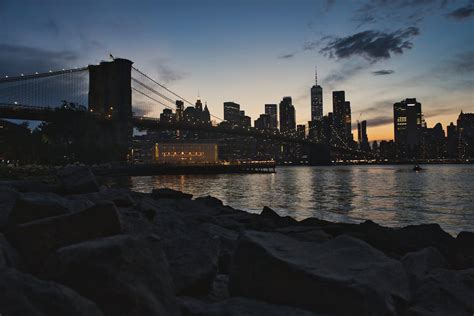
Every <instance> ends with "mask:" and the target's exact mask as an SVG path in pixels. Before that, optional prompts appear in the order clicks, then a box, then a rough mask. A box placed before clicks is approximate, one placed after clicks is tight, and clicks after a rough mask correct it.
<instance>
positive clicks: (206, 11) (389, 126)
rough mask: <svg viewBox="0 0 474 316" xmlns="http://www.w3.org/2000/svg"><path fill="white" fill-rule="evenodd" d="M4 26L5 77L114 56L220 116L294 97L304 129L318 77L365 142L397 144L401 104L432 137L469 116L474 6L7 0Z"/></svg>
mask: <svg viewBox="0 0 474 316" xmlns="http://www.w3.org/2000/svg"><path fill="white" fill-rule="evenodd" d="M0 23H1V25H2V29H1V31H0V76H5V75H9V76H15V75H19V74H20V73H25V74H28V73H34V72H46V71H48V70H50V69H52V70H57V69H62V68H68V67H82V66H85V65H88V64H96V63H98V62H100V61H101V60H107V59H108V58H109V57H108V56H109V54H113V55H114V56H115V57H122V58H127V59H130V60H132V61H133V62H134V66H135V67H137V68H138V69H140V70H142V71H143V72H145V73H147V74H148V75H150V76H151V77H153V78H156V79H157V80H158V81H160V82H162V83H164V84H165V85H166V86H167V87H169V88H170V89H172V90H173V91H176V92H178V93H179V94H180V95H182V96H185V97H186V98H187V99H188V100H195V99H197V98H198V96H199V98H200V99H202V100H203V102H207V104H208V107H209V110H210V112H211V114H213V115H215V116H216V117H220V118H222V117H223V102H225V101H234V102H237V103H239V104H240V105H241V109H243V110H245V111H246V114H247V115H250V116H251V117H252V120H254V119H256V118H257V117H258V116H259V115H260V114H261V113H263V112H264V104H266V103H279V102H280V101H281V99H282V98H283V97H284V96H291V97H292V98H293V103H294V105H295V108H296V119H297V123H299V124H304V123H307V121H308V120H309V119H310V87H311V86H312V85H313V84H314V72H315V67H317V69H318V84H320V85H321V86H322V87H323V93H324V104H323V106H324V113H325V114H327V113H328V112H331V111H332V91H334V90H345V91H346V99H348V100H350V101H351V107H352V120H353V123H354V125H355V122H356V120H367V125H368V136H369V139H370V140H382V139H392V138H393V103H394V102H398V101H400V100H403V99H405V98H417V100H418V101H419V102H421V103H422V110H423V112H424V115H425V119H426V121H427V124H428V127H432V126H434V124H436V123H438V122H441V123H442V124H443V127H444V128H446V125H448V124H449V123H450V122H455V121H456V119H457V116H458V115H459V112H460V111H461V109H462V110H463V111H464V112H474V0H319V1H318V0H202V1H198V0H155V1H124V0H115V1H105V0H94V1H92V0H86V1H77V0H74V1H72V0H71V1H69V0H41V1H38V0H32V1H24V0H0ZM161 111H162V108H160V107H158V106H157V107H156V108H155V109H154V110H152V112H150V113H147V115H150V116H157V115H159V113H160V112H161ZM354 135H355V133H354Z"/></svg>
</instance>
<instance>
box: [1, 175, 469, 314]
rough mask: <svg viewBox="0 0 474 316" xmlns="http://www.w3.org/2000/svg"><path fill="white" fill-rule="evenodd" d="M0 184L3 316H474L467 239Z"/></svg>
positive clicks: (174, 195) (90, 187)
mask: <svg viewBox="0 0 474 316" xmlns="http://www.w3.org/2000/svg"><path fill="white" fill-rule="evenodd" d="M52 176H53V177H55V178H56V179H57V181H54V182H53V183H46V182H41V181H35V180H9V181H1V180H0V292H1V293H2V295H0V314H1V315H2V316H9V315H48V316H51V315H114V316H120V315H124V316H125V315H127V316H128V315H214V316H217V315H219V316H220V315H222V316H224V315H472V314H473V313H474V233H473V232H461V233H460V234H459V235H458V236H456V237H453V236H451V235H449V234H448V233H446V232H445V231H443V230H442V229H441V228H440V226H439V225H437V224H426V225H413V226H407V227H403V228H387V227H383V226H380V225H377V224H376V223H373V222H371V221H366V222H364V223H361V224H347V223H332V222H328V221H324V220H320V219H317V218H309V219H305V220H303V221H296V220H294V219H293V218H291V217H281V216H279V215H278V214H277V213H275V212H274V211H273V210H271V209H270V208H268V207H265V208H264V209H263V210H262V212H261V214H250V213H247V212H244V211H240V210H236V209H233V208H231V207H229V206H225V205H223V203H222V202H221V201H220V200H218V199H216V198H213V197H209V196H208V197H198V198H194V199H193V197H192V195H190V194H186V193H182V192H178V191H173V190H169V189H158V190H153V192H152V193H151V194H143V193H137V192H131V191H129V190H128V189H123V188H119V189H118V188H108V187H104V186H102V187H100V186H99V185H98V184H97V181H96V179H95V177H94V175H93V174H92V173H91V171H90V170H89V169H87V168H85V167H67V168H65V169H62V170H60V171H58V173H57V175H52Z"/></svg>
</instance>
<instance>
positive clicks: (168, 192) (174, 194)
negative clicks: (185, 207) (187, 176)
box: [151, 188, 193, 199]
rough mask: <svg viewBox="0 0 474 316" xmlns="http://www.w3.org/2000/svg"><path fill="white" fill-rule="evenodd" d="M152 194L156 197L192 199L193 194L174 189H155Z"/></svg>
mask: <svg viewBox="0 0 474 316" xmlns="http://www.w3.org/2000/svg"><path fill="white" fill-rule="evenodd" d="M151 195H152V196H153V197H154V198H155V199H192V198H193V195H192V194H189V193H183V192H181V191H176V190H173V189H166V188H163V189H153V190H152V191H151Z"/></svg>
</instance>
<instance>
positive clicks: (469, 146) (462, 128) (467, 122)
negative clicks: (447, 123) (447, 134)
mask: <svg viewBox="0 0 474 316" xmlns="http://www.w3.org/2000/svg"><path fill="white" fill-rule="evenodd" d="M457 125H458V133H459V134H458V137H459V143H458V156H459V158H460V159H467V158H474V113H463V111H461V113H460V114H459V117H458V120H457Z"/></svg>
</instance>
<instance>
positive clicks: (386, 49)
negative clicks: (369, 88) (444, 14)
mask: <svg viewBox="0 0 474 316" xmlns="http://www.w3.org/2000/svg"><path fill="white" fill-rule="evenodd" d="M419 33H420V32H419V29H418V28H417V27H414V26H412V27H408V28H405V29H399V30H397V31H395V32H392V33H385V32H380V31H374V30H368V31H363V32H359V33H356V34H353V35H349V36H347V37H342V38H334V39H332V40H330V41H329V42H328V43H327V44H326V46H325V47H323V48H322V49H321V50H320V53H322V54H324V55H326V56H328V57H329V58H337V59H345V58H351V57H353V56H361V57H364V58H365V59H367V60H368V61H370V62H371V63H374V62H377V61H379V60H382V59H388V58H390V57H391V56H392V55H393V54H403V52H404V51H405V50H407V49H411V48H412V47H413V43H412V42H411V41H410V39H411V38H412V37H414V36H417V35H419Z"/></svg>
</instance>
